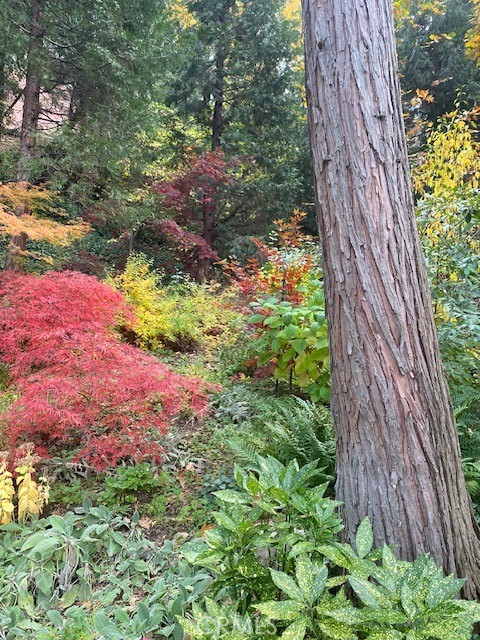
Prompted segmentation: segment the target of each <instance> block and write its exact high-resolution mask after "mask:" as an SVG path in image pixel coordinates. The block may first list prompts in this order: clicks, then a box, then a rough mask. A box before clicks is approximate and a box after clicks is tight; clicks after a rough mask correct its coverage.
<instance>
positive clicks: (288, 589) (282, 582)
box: [270, 569, 303, 600]
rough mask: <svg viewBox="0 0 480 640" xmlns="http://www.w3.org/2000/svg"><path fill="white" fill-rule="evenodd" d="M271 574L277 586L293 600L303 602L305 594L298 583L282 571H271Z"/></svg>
mask: <svg viewBox="0 0 480 640" xmlns="http://www.w3.org/2000/svg"><path fill="white" fill-rule="evenodd" d="M270 573H271V575H272V580H273V582H274V583H275V585H276V586H277V587H278V588H279V589H281V590H282V591H283V592H284V593H286V594H287V596H289V597H290V598H292V599H293V600H303V593H302V590H301V589H300V588H299V586H298V585H297V584H296V582H295V581H294V580H293V578H291V577H290V576H288V575H287V574H286V573H283V572H282V571H275V569H270Z"/></svg>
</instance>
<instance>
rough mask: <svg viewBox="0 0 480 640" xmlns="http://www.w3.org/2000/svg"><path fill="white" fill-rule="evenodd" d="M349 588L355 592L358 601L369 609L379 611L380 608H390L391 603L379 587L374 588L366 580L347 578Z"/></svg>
mask: <svg viewBox="0 0 480 640" xmlns="http://www.w3.org/2000/svg"><path fill="white" fill-rule="evenodd" d="M348 581H349V583H350V586H351V587H352V589H353V590H354V591H355V593H356V594H357V596H358V597H359V598H360V600H361V601H362V602H363V603H364V604H366V605H367V606H369V607H373V608H374V609H380V608H381V607H385V608H388V607H391V606H392V603H391V601H390V600H389V599H388V597H387V596H386V595H385V594H384V592H383V591H382V589H381V588H380V587H376V586H375V585H374V584H372V583H371V582H369V581H368V580H365V579H362V578H354V577H353V576H349V578H348Z"/></svg>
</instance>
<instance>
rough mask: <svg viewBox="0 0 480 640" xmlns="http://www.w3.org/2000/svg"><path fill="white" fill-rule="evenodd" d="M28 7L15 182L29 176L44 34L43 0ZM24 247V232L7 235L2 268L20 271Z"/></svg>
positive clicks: (19, 213)
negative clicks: (23, 86) (25, 62)
mask: <svg viewBox="0 0 480 640" xmlns="http://www.w3.org/2000/svg"><path fill="white" fill-rule="evenodd" d="M31 6H32V22H31V27H30V39H29V44H28V57H27V72H26V76H25V89H24V91H23V113H22V128H21V131H20V158H19V162H18V168H17V181H18V182H22V181H25V180H28V178H29V165H30V161H31V159H32V157H33V154H34V150H35V143H36V134H37V129H38V118H39V115H40V75H39V54H40V51H41V48H42V46H43V34H44V28H43V26H42V12H43V0H33V2H32V5H31ZM24 213H25V211H24V210H23V209H17V210H15V214H16V215H18V216H21V215H23V214H24ZM26 246H27V236H26V234H25V233H21V234H20V235H18V236H11V237H10V242H9V246H8V249H7V259H6V263H5V269H7V270H9V271H22V270H23V268H24V257H25V250H26Z"/></svg>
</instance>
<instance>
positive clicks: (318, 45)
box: [303, 0, 480, 598]
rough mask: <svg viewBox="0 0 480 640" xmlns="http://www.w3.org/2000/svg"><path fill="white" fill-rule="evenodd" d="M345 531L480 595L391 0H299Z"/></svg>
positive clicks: (479, 556) (478, 561)
mask: <svg viewBox="0 0 480 640" xmlns="http://www.w3.org/2000/svg"><path fill="white" fill-rule="evenodd" d="M303 13H304V30H305V50H306V84H307V100H308V120H309V130H310V139H311V147H312V156H313V164H314V173H315V184H316V198H317V208H318V222H319V229H320V234H321V239H322V244H323V260H324V274H325V293H326V310H327V318H328V326H329V336H330V349H331V361H332V379H331V385H332V401H331V404H332V413H333V420H334V425H335V433H336V440H337V473H338V480H337V488H336V491H337V497H338V499H339V500H342V501H343V503H344V506H343V518H344V523H345V537H346V539H347V540H348V541H349V542H353V540H354V534H355V531H356V529H357V527H358V525H359V523H360V522H361V520H362V519H363V518H364V517H365V516H367V515H368V516H369V518H370V520H371V523H372V526H373V529H374V534H375V541H376V543H377V544H381V543H383V542H387V543H388V544H394V545H395V547H396V551H397V553H398V555H399V556H400V557H401V558H403V559H407V560H412V559H413V558H415V557H417V556H418V555H420V554H424V553H430V554H431V555H432V556H433V557H434V558H435V560H436V561H437V562H438V563H439V564H440V565H442V566H443V568H444V570H445V571H446V572H447V573H454V574H455V575H458V576H462V577H466V578H467V582H466V585H465V589H464V593H465V595H466V596H467V597H470V598H475V597H478V596H480V543H479V538H478V535H479V529H478V526H477V525H476V523H475V520H474V517H473V511H472V506H471V501H470V498H469V496H468V493H467V490H466V487H465V481H464V477H463V473H462V467H461V454H460V446H459V443H458V437H457V432H456V427H455V422H454V418H453V412H452V407H451V403H450V399H449V391H448V387H447V383H446V380H445V376H444V373H443V368H442V364H441V361H440V355H439V348H438V342H437V337H436V332H435V325H434V318H433V313H432V304H431V298H430V293H429V287H428V281H427V276H426V269H425V264H424V260H423V257H422V254H421V248H420V241H419V237H418V232H417V228H416V221H415V214H414V204H413V197H412V189H411V184H410V177H409V166H408V158H407V149H406V142H405V134H404V126H403V117H402V105H401V98H400V87H399V81H398V74H397V58H396V51H395V39H394V30H393V15H392V3H391V0H342V2H336V1H335V0H303Z"/></svg>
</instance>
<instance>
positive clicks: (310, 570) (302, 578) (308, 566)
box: [295, 556, 317, 601]
mask: <svg viewBox="0 0 480 640" xmlns="http://www.w3.org/2000/svg"><path fill="white" fill-rule="evenodd" d="M316 573H317V572H316V571H315V567H314V565H313V563H312V561H311V560H310V558H308V557H307V556H300V557H298V558H297V561H296V563H295V576H296V578H297V582H298V586H299V587H300V589H301V590H302V592H303V596H304V598H305V599H306V600H308V601H310V596H311V594H310V592H311V589H312V585H313V582H314V580H315V576H316Z"/></svg>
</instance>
